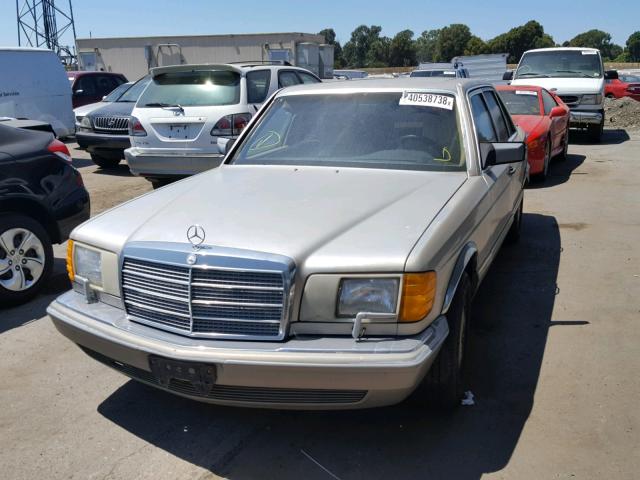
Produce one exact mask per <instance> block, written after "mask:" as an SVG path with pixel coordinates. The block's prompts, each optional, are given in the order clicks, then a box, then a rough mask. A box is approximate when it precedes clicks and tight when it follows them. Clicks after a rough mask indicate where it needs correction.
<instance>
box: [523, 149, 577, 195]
mask: <svg viewBox="0 0 640 480" xmlns="http://www.w3.org/2000/svg"><path fill="white" fill-rule="evenodd" d="M586 158H587V157H586V156H585V155H582V154H576V153H569V154H568V155H567V158H566V159H565V160H558V159H553V160H552V161H551V164H550V165H549V173H548V174H547V178H546V179H545V180H544V181H539V180H537V179H536V178H532V179H531V181H530V182H529V184H528V185H527V189H532V190H533V189H536V190H537V189H539V188H549V187H555V186H556V185H560V184H563V183H565V182H567V181H568V180H569V178H571V174H572V173H573V171H574V170H575V169H576V168H578V167H579V166H580V165H582V164H583V163H584V161H585V160H586Z"/></svg>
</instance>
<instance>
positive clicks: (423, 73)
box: [411, 70, 456, 77]
mask: <svg viewBox="0 0 640 480" xmlns="http://www.w3.org/2000/svg"><path fill="white" fill-rule="evenodd" d="M411 76H412V77H455V76H456V72H455V71H453V70H415V71H413V72H411Z"/></svg>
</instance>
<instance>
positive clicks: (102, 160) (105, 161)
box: [91, 153, 121, 169]
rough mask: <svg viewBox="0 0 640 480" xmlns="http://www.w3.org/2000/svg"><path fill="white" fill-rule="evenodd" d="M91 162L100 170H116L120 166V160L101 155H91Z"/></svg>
mask: <svg viewBox="0 0 640 480" xmlns="http://www.w3.org/2000/svg"><path fill="white" fill-rule="evenodd" d="M91 160H92V161H93V163H95V164H96V165H97V166H99V167H100V168H104V169H110V168H116V167H117V166H118V165H119V164H120V160H121V159H120V158H116V157H103V156H101V155H96V154H95V153H92V154H91Z"/></svg>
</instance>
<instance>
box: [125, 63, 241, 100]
mask: <svg viewBox="0 0 640 480" xmlns="http://www.w3.org/2000/svg"><path fill="white" fill-rule="evenodd" d="M239 102H240V74H239V73H237V72H231V71H226V70H220V71H196V72H170V73H163V74H160V75H157V76H155V77H154V78H153V79H152V81H151V82H150V83H149V86H148V87H147V89H146V90H145V91H144V93H143V94H142V95H141V96H140V100H139V101H138V107H149V106H160V105H180V106H182V107H204V106H218V105H235V104H237V103H239Z"/></svg>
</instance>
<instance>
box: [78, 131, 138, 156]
mask: <svg viewBox="0 0 640 480" xmlns="http://www.w3.org/2000/svg"><path fill="white" fill-rule="evenodd" d="M76 141H77V142H78V146H79V147H80V148H83V149H85V150H87V151H88V152H89V153H101V152H102V153H105V152H109V153H111V154H118V155H120V156H121V157H122V158H124V151H125V150H126V149H127V148H129V147H130V146H131V142H130V141H129V136H128V135H112V134H107V133H92V132H80V131H78V132H77V133H76Z"/></svg>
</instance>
